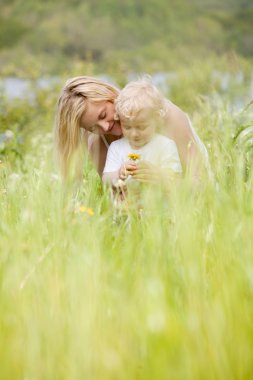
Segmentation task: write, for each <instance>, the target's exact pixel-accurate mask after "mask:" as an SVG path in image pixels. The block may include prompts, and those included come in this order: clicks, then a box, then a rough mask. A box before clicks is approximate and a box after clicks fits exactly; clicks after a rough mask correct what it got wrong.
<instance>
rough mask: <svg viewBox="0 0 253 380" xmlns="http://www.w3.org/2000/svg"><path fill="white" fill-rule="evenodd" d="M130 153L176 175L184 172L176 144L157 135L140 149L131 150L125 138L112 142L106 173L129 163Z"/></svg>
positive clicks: (107, 158)
mask: <svg viewBox="0 0 253 380" xmlns="http://www.w3.org/2000/svg"><path fill="white" fill-rule="evenodd" d="M130 153H137V154H139V155H140V160H145V161H149V162H151V163H153V164H155V165H158V166H160V167H161V168H169V169H171V170H173V171H174V172H176V173H181V172H182V166H181V162H180V158H179V154H178V150H177V146H176V143H175V142H174V141H173V140H171V139H169V138H168V137H165V136H162V135H159V134H155V135H154V137H153V138H152V140H151V141H149V142H148V143H147V144H146V145H144V146H143V147H141V148H140V149H133V148H131V146H130V144H129V142H128V140H127V139H126V138H125V137H123V138H121V139H120V140H117V141H114V142H112V143H111V145H110V147H109V149H108V153H107V157H106V163H105V168H104V173H111V172H116V171H117V170H119V169H120V168H121V166H122V165H123V164H124V162H126V161H129V158H128V154H130Z"/></svg>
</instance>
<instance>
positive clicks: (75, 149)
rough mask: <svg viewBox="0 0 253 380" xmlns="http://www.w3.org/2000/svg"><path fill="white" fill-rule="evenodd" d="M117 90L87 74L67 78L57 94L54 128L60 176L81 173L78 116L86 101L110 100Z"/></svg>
mask: <svg viewBox="0 0 253 380" xmlns="http://www.w3.org/2000/svg"><path fill="white" fill-rule="evenodd" d="M118 93H119V90H118V89H117V88H116V87H114V86H112V85H110V84H108V83H106V82H104V81H102V80H100V79H97V78H93V77H88V76H80V77H75V78H71V79H69V80H68V81H67V82H66V84H65V86H64V87H63V90H62V92H61V95H60V97H59V100H58V103H57V110H56V118H55V128H54V146H55V154H56V159H57V161H58V165H59V168H60V172H61V174H62V176H63V178H67V177H68V176H70V175H74V176H75V177H76V176H80V175H81V170H82V163H83V159H82V158H83V156H84V149H85V146H84V130H83V128H81V118H82V116H83V115H84V113H85V111H86V109H87V101H88V100H91V101H93V102H101V101H111V102H114V101H115V99H116V98H117V96H118Z"/></svg>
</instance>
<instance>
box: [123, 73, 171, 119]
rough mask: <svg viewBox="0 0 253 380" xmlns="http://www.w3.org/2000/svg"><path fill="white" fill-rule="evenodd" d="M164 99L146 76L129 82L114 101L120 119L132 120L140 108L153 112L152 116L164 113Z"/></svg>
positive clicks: (161, 115) (159, 115) (160, 115)
mask: <svg viewBox="0 0 253 380" xmlns="http://www.w3.org/2000/svg"><path fill="white" fill-rule="evenodd" d="M165 102H166V99H165V98H164V96H163V95H162V94H161V93H160V92H159V90H158V89H157V87H155V86H154V84H153V83H152V81H151V79H150V78H149V77H147V76H145V77H143V78H141V79H139V80H137V81H132V82H129V83H128V84H127V85H126V86H125V87H124V88H123V89H122V90H121V91H120V93H119V96H118V97H117V100H116V102H115V107H116V113H117V115H118V117H119V118H120V119H121V118H122V119H128V120H133V119H134V118H135V117H136V116H137V114H138V113H139V112H140V111H142V110H148V111H151V112H153V115H154V116H158V117H163V116H164V115H165V110H166V107H165Z"/></svg>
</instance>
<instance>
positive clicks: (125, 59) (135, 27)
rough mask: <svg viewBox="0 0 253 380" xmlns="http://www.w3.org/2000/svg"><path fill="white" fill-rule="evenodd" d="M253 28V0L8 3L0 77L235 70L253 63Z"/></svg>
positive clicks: (0, 37)
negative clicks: (209, 68) (196, 67)
mask: <svg viewBox="0 0 253 380" xmlns="http://www.w3.org/2000/svg"><path fill="white" fill-rule="evenodd" d="M252 25H253V5H252V1H251V0H223V1H218V0H204V1H202V0H190V1H189V0H177V1H174V0H138V1H133V0H122V1H116V0H103V1H97V0H84V1H82V0H70V1H67V0H55V1H49V0H45V1H42V0H38V1H32V0H25V1H20V0H1V16H0V72H1V76H6V75H8V76H15V77H16V76H17V77H26V78H27V77H31V76H32V77H34V76H40V77H44V76H59V75H60V74H64V75H70V76H71V75H72V74H74V73H75V72H77V73H79V74H86V73H101V74H103V73H104V74H107V75H110V76H112V77H114V78H116V79H117V80H118V81H119V82H124V81H125V76H126V75H130V74H131V73H139V72H148V73H150V74H156V73H160V72H175V71H176V70H178V68H183V67H185V68H187V67H189V66H191V65H193V64H194V63H196V62H202V63H203V65H206V64H207V62H210V63H211V62H212V63H214V68H215V65H218V66H219V65H221V66H222V64H223V65H224V66H226V65H227V66H228V67H229V68H231V66H233V68H235V67H234V66H235V65H236V64H237V63H238V62H237V61H238V60H239V61H240V60H243V61H245V60H251V59H252V56H253V33H252V32H253V30H252V29H253V27H252ZM200 71H201V67H200ZM120 84H121V83H120Z"/></svg>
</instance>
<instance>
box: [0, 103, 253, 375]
mask: <svg viewBox="0 0 253 380" xmlns="http://www.w3.org/2000/svg"><path fill="white" fill-rule="evenodd" d="M35 116H36V115H35ZM243 117H245V115H244V116H243V115H242V114H241V115H235V114H233V113H232V112H231V111H229V110H228V109H227V108H226V107H222V106H221V105H218V106H217V108H216V109H214V108H213V105H212V104H210V103H208V102H205V101H203V104H202V105H201V107H200V110H199V112H198V113H196V114H194V120H193V121H194V126H195V127H196V129H197V130H200V127H201V126H203V125H204V126H205V128H204V130H202V132H203V133H202V134H201V137H203V139H204V141H205V142H206V143H207V144H208V148H209V153H210V161H211V164H212V169H213V172H214V177H215V181H214V183H212V184H204V185H203V188H202V190H201V191H199V192H197V193H196V194H193V192H192V191H191V189H190V188H189V186H188V184H187V181H182V184H181V185H180V186H179V187H178V188H176V189H172V191H171V194H170V196H169V198H168V199H167V200H166V201H165V200H164V199H163V198H161V197H160V196H159V191H158V190H157V191H156V192H154V194H153V197H151V198H150V197H149V198H148V204H147V206H146V212H144V214H143V216H142V217H141V218H140V217H139V216H138V215H137V214H136V212H135V211H134V210H132V211H131V212H130V214H129V218H128V220H126V218H118V219H115V213H114V211H113V210H112V208H111V205H110V197H109V194H108V193H107V192H106V191H104V190H103V189H102V187H101V184H100V182H99V179H98V177H97V175H96V173H95V172H94V170H93V169H92V168H91V166H90V163H87V164H86V167H85V173H86V179H85V180H84V182H83V186H82V187H81V188H80V189H77V190H76V191H75V192H74V193H73V192H71V193H69V191H66V189H65V190H64V189H63V188H62V186H61V183H60V181H59V179H58V177H57V176H56V175H55V174H54V168H53V163H52V157H51V156H52V142H51V134H50V133H48V134H46V133H43V131H41V130H40V128H39V125H38V129H37V130H36V133H34V135H33V138H32V139H30V143H29V146H28V147H27V148H26V150H25V151H24V152H22V160H20V159H17V160H16V162H15V163H13V162H14V161H13V160H12V163H10V162H8V157H7V156H6V157H7V158H6V160H2V163H1V166H0V194H1V197H0V215H1V218H0V281H1V287H0V299H1V301H0V307H1V313H0V341H1V345H0V357H1V361H0V374H1V379H26V380H33V379H36V380H37V379H47V380H49V379H53V380H55V379H103V380H104V379H117V380H118V379H127V380H129V379H145V380H147V379H152V380H153V379H192V380H196V379H250V378H251V376H252V366H253V350H252V346H253V325H252V319H253V302H252V300H253V249H252V248H253V244H252V236H253V218H252V215H253V194H252V177H251V175H248V177H247V181H245V170H244V162H245V161H244V159H245V156H244V154H243V150H242V148H241V147H239V148H238V147H236V146H235V144H234V143H233V139H232V134H233V131H234V130H233V127H234V129H236V128H238V127H239V126H240V125H242V124H243V123H244V120H242V118H243ZM247 117H249V115H248V114H247ZM48 118H49V116H48V113H47V114H45V119H43V117H42V119H39V120H41V121H42V123H43V120H44V122H45V123H48ZM45 120H46V121H45ZM33 123H34V120H33ZM236 123H238V124H236ZM9 153H10V152H9ZM12 153H13V152H12Z"/></svg>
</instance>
